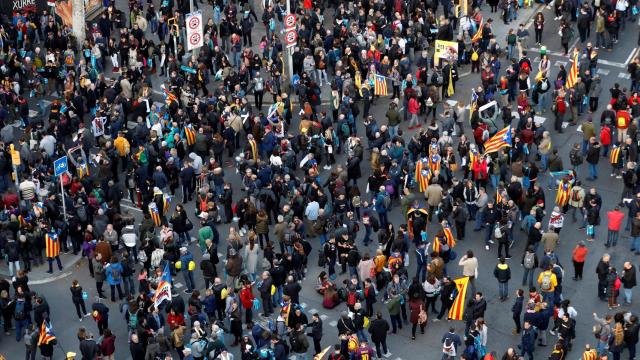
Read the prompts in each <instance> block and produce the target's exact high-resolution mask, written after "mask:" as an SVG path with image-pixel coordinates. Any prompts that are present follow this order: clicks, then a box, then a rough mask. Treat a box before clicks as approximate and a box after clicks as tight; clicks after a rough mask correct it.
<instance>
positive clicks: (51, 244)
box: [44, 232, 60, 258]
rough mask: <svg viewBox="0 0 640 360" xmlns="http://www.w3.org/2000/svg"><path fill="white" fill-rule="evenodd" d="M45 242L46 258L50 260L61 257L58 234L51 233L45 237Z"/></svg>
mask: <svg viewBox="0 0 640 360" xmlns="http://www.w3.org/2000/svg"><path fill="white" fill-rule="evenodd" d="M44 241H45V256H46V257H48V258H54V257H56V256H58V255H60V241H58V234H56V233H55V232H50V233H47V234H45V235H44Z"/></svg>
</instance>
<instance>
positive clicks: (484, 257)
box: [0, 0, 638, 360]
mask: <svg viewBox="0 0 640 360" xmlns="http://www.w3.org/2000/svg"><path fill="white" fill-rule="evenodd" d="M121 3H122V4H121ZM118 4H119V5H121V6H122V8H126V5H125V3H124V1H121V0H119V1H118ZM201 7H202V6H201ZM204 9H205V19H206V18H208V17H209V16H211V9H210V7H209V6H206V7H204ZM533 11H534V10H533V9H529V10H523V11H522V13H521V15H520V16H521V19H519V21H524V20H527V19H528V16H529V15H531V14H533ZM543 12H544V14H545V17H546V18H547V19H548V20H547V24H548V26H547V27H546V29H545V34H544V38H545V39H549V40H548V43H547V44H546V45H547V48H548V49H549V50H550V54H551V59H552V61H553V62H554V66H553V67H552V78H555V74H556V72H557V67H556V66H557V64H561V63H562V62H565V63H566V62H568V59H567V58H564V57H562V56H559V54H560V51H561V48H560V44H559V41H557V39H558V38H557V34H556V31H557V30H555V29H554V26H553V25H552V24H553V23H554V21H553V20H552V19H553V14H552V10H549V9H544V10H543ZM258 14H260V11H259V10H258ZM498 22H499V21H498ZM498 22H496V23H495V24H496V25H495V28H494V32H496V33H497V34H498V39H504V34H506V31H507V29H506V28H505V27H504V26H501V25H500V24H498ZM261 26H262V25H261V23H260V22H258V23H257V27H258V29H260V28H261ZM258 33H259V31H256V32H254V44H257V43H258V41H255V40H256V38H257V37H259V36H258ZM622 34H623V35H622V36H621V38H620V42H619V43H618V44H616V46H615V49H614V51H612V52H603V51H601V52H600V59H602V60H604V61H601V62H600V66H599V67H598V74H600V75H601V77H602V79H603V81H602V86H603V89H604V91H603V96H602V99H601V101H600V103H601V108H602V107H603V105H602V104H604V103H605V102H606V101H607V100H608V97H607V94H608V92H607V90H608V88H609V87H611V86H612V85H613V84H614V83H616V82H619V83H621V84H622V85H623V86H629V80H628V79H627V76H626V64H627V63H628V61H629V60H630V57H631V55H630V54H633V53H634V52H635V48H636V40H637V38H636V36H637V35H636V34H637V26H636V25H635V24H633V25H631V24H629V26H628V27H627V30H626V31H625V32H623V33H622ZM627 35H630V36H627ZM591 40H592V41H593V40H594V39H593V38H592V39H591ZM531 42H532V41H530V43H531ZM534 50H535V49H534ZM531 57H532V58H534V54H533V51H531ZM535 66H537V64H534V68H535ZM505 67H506V66H505V65H504V63H503V70H504V68H505ZM469 70H470V69H469V67H468V66H467V67H466V68H465V67H462V68H461V70H460V72H461V73H462V74H463V76H462V77H461V79H460V81H459V82H458V84H457V90H458V91H457V93H456V95H455V96H454V99H457V100H460V101H463V102H468V99H469V97H470V93H469V89H471V88H472V87H475V86H477V85H478V84H479V82H480V81H479V75H477V74H473V75H470V74H469V75H464V74H465V73H466V72H468V71H469ZM159 84H160V81H159V79H157V78H154V85H159ZM154 87H156V88H157V86H154ZM387 104H388V100H386V99H383V100H381V101H377V104H376V105H374V106H372V110H371V112H372V114H373V115H374V116H375V117H376V118H377V119H378V121H379V122H381V123H384V121H385V120H384V113H385V112H386V109H387ZM600 110H601V109H600ZM548 114H549V112H547V114H546V116H549V115H548ZM594 118H595V119H599V113H596V114H594ZM551 122H552V119H551V120H550V119H547V120H546V122H545V125H546V126H547V128H549V129H551V128H552V127H553V126H552V124H551ZM292 128H295V127H292ZM401 128H402V129H403V130H405V132H406V131H408V130H407V125H406V124H403V125H402V126H401ZM566 130H567V131H565V132H564V133H563V134H557V133H555V132H553V131H551V132H552V137H553V143H554V144H555V146H556V147H558V148H559V149H560V152H561V154H562V155H563V160H564V163H565V165H566V164H569V159H568V153H569V149H570V148H571V145H572V144H573V143H574V142H579V141H581V138H582V135H581V133H579V132H577V129H576V127H569V128H568V129H566ZM467 135H470V134H467ZM407 139H408V137H407ZM367 158H368V155H365V161H363V163H362V169H363V178H362V181H361V182H360V188H361V189H364V188H365V187H366V184H365V180H366V178H367V176H368V174H369V171H370V170H369V167H368V161H367ZM344 160H345V159H344V156H343V155H342V156H340V157H339V158H338V161H339V162H340V161H342V162H344ZM225 170H226V174H227V177H228V179H226V180H227V181H230V182H232V183H234V184H237V183H239V180H240V178H239V177H238V176H237V175H236V174H235V171H234V170H233V169H232V168H228V169H225ZM599 171H600V175H601V176H600V177H599V178H598V180H597V181H595V182H585V183H586V185H587V186H595V187H596V188H597V189H598V192H599V193H600V194H601V195H602V197H603V201H604V204H603V209H602V213H601V215H603V216H605V213H606V211H608V210H611V209H612V208H613V207H614V206H615V205H616V203H617V202H618V199H619V197H620V193H621V190H622V180H619V179H615V178H612V177H609V176H608V173H609V165H608V161H606V160H604V159H603V161H602V162H601V163H600V165H599ZM585 172H586V167H584V169H583V171H582V173H583V174H584V173H585ZM327 175H328V172H325V171H323V172H322V177H323V178H324V177H326V176H327ZM234 193H235V196H236V197H239V196H240V194H241V192H240V191H239V189H235V191H234ZM490 193H493V189H491V190H490ZM546 196H547V199H553V198H554V197H555V190H554V191H546ZM122 204H123V207H124V209H126V210H128V211H131V212H132V213H133V214H134V215H135V216H136V218H137V219H140V216H141V213H140V211H139V210H137V209H135V208H133V207H132V204H130V203H128V202H126V201H123V203H122ZM186 207H187V213H188V214H189V215H190V217H191V219H192V221H193V222H194V223H196V224H197V221H195V220H197V219H195V217H194V216H193V214H194V204H193V203H190V204H187V205H186ZM547 211H550V209H549V208H547ZM389 219H390V221H391V222H393V223H394V224H396V226H397V225H398V224H401V223H403V222H404V218H403V217H402V215H401V214H400V210H399V208H395V209H394V211H393V212H392V213H391V214H390V216H389ZM471 226H472V225H471V224H468V228H467V230H468V234H469V235H468V237H467V239H466V240H465V241H464V242H462V241H460V242H459V244H458V246H457V249H456V250H457V252H458V254H461V253H464V251H465V250H466V249H473V250H474V252H475V253H476V254H477V256H478V257H479V261H480V270H479V278H478V280H477V287H478V290H480V291H482V292H484V294H485V297H486V299H487V301H488V309H487V312H486V315H487V316H486V321H487V325H488V327H489V333H488V334H489V335H488V338H489V340H488V348H489V349H490V350H495V351H497V352H498V354H501V353H502V351H503V350H505V349H506V348H507V347H510V346H514V345H515V344H517V343H518V342H519V338H518V337H517V336H514V335H512V334H511V329H512V327H513V326H512V325H513V323H512V320H511V312H510V307H511V301H512V300H509V301H508V302H506V303H501V302H500V301H499V300H498V286H497V282H496V280H495V279H494V278H493V275H492V273H493V268H494V266H495V264H496V257H497V248H496V247H495V246H494V247H492V248H491V249H490V250H489V251H485V250H484V242H483V240H482V237H481V236H477V235H478V234H481V233H474V232H472V231H471ZM218 230H219V231H220V234H221V238H222V239H224V238H225V237H226V234H227V233H228V227H227V226H224V225H221V226H220V227H219V228H218ZM436 230H437V224H430V225H429V233H430V234H433V233H434V231H436ZM515 233H516V238H515V245H514V248H513V249H512V256H513V259H511V260H509V262H508V263H509V265H510V266H511V269H512V280H511V282H510V283H509V292H510V293H513V292H514V291H515V290H516V289H517V288H518V287H519V285H520V279H521V278H522V269H521V266H520V264H519V259H520V256H521V254H522V252H523V246H524V242H525V241H526V238H525V237H524V234H523V233H521V232H519V231H516V232H515ZM194 234H195V231H194ZM482 234H483V233H482ZM560 235H561V236H560V238H561V242H560V244H559V246H558V249H557V254H558V255H559V257H560V262H561V264H563V265H564V266H565V271H566V272H567V274H566V276H565V279H566V280H565V281H564V283H563V294H564V297H565V298H567V299H571V300H572V303H573V305H574V306H575V307H576V309H577V311H578V318H577V339H576V341H575V343H574V345H575V346H574V349H581V348H582V345H583V344H585V343H588V342H592V340H593V336H592V334H591V325H592V318H591V314H592V313H593V312H598V313H599V314H603V313H605V312H607V307H606V303H602V302H600V301H599V300H598V299H597V297H596V276H595V265H596V263H597V260H598V258H599V256H600V255H601V254H602V253H604V252H605V248H604V245H603V239H604V237H605V236H606V228H605V226H599V227H598V228H597V232H596V241H595V242H593V243H589V244H588V246H589V248H590V254H589V257H588V258H587V262H586V268H585V278H584V280H583V281H580V282H574V281H572V280H571V279H570V278H571V274H572V269H571V265H570V264H571V249H573V247H574V246H575V244H576V243H577V242H578V241H580V240H583V239H584V238H585V233H584V232H583V231H580V230H578V229H577V226H576V224H573V223H571V221H567V222H565V227H564V228H563V230H562V232H561V234H560ZM363 236H364V230H361V232H360V233H359V234H358V238H357V242H358V245H359V248H360V249H362V250H363V251H365V250H364V249H367V250H368V251H370V252H372V253H373V252H375V248H376V247H375V245H374V244H371V245H369V247H368V248H365V247H364V245H363V244H362V238H363ZM311 243H312V245H313V246H314V251H312V256H313V257H315V254H317V251H315V250H316V249H317V247H318V243H319V242H318V240H317V239H312V240H311ZM628 246H629V239H628V238H626V237H621V239H620V242H619V244H618V246H617V247H616V248H613V249H609V250H608V252H609V253H610V254H611V255H612V264H614V265H615V266H617V267H618V268H620V267H621V266H622V263H623V262H624V261H627V260H630V261H633V262H634V263H635V264H636V266H637V265H638V263H636V262H635V261H636V260H637V258H636V257H635V256H634V255H633V254H631V253H630V252H629V251H628ZM190 250H191V251H192V253H193V254H194V255H195V256H196V258H198V259H199V258H200V251H199V249H197V247H196V246H191V247H190ZM66 259H67V261H72V260H73V259H72V258H69V257H67V258H66ZM412 260H414V259H413V258H412ZM413 262H414V261H412V264H411V266H410V270H409V273H410V274H413V273H415V266H414V264H413ZM309 264H310V267H309V271H308V275H309V276H308V277H307V279H306V281H304V282H302V284H301V285H302V287H303V291H302V293H301V302H302V303H303V304H302V305H303V306H304V307H305V311H306V312H307V313H308V314H311V313H313V312H316V311H317V312H319V313H320V314H322V318H323V320H324V333H325V335H324V338H323V341H322V344H323V346H328V345H332V344H334V343H335V342H336V339H337V331H336V328H335V327H336V319H337V318H338V317H339V314H340V312H341V311H342V309H344V308H343V307H342V306H340V307H338V308H337V309H335V310H331V311H327V310H325V309H323V308H322V306H321V300H322V299H321V297H320V296H319V295H317V294H316V292H315V290H314V287H315V284H316V282H315V277H316V275H317V274H318V273H319V272H320V271H321V269H319V268H318V267H317V261H316V259H315V258H312V259H310V260H309ZM2 269H6V266H5V265H4V264H3V265H2ZM448 271H449V273H450V274H452V275H453V276H454V277H455V276H457V275H460V274H461V268H460V267H458V266H457V265H456V264H450V265H449V267H448ZM40 273H41V271H40V270H37V271H35V272H34V275H33V277H34V278H36V277H37V279H36V280H37V281H36V283H38V284H36V285H33V289H34V290H35V291H37V292H39V293H43V294H44V295H45V296H46V298H47V300H48V302H49V304H50V306H51V309H52V314H51V318H52V321H53V327H54V329H55V332H56V335H57V337H58V339H59V341H60V345H61V347H62V348H63V349H64V351H76V352H77V350H78V341H77V338H76V332H77V330H78V327H79V326H85V327H87V328H88V329H89V330H90V331H93V332H94V333H95V334H97V327H96V325H95V323H94V322H93V321H92V320H91V319H90V318H86V319H85V320H84V321H83V322H79V321H78V319H77V318H76V315H75V311H74V309H73V307H72V305H71V302H70V292H69V286H70V284H71V281H72V280H73V279H77V280H78V281H79V282H80V284H81V285H82V286H83V287H84V288H85V290H86V291H88V292H89V294H90V299H92V298H93V297H94V295H95V284H94V282H93V279H91V278H90V277H89V274H88V271H87V264H86V262H85V261H84V260H81V261H80V262H79V263H77V264H76V265H75V266H71V267H67V268H66V269H65V270H64V272H63V273H54V274H53V276H51V277H48V276H37V274H40ZM344 278H345V277H344V276H343V277H339V278H338V279H337V281H338V282H340V281H341V280H342V279H344ZM180 280H181V277H180V276H179V277H178V278H177V279H176V281H178V282H177V284H176V288H178V289H179V290H182V288H181V285H182V283H180ZM196 284H197V287H198V288H203V287H204V281H203V279H202V277H201V276H200V274H199V273H198V272H197V273H196ZM107 291H108V290H107ZM181 296H186V295H185V294H183V293H181ZM90 303H91V300H90V301H89V302H88V304H87V305H88V306H90ZM635 304H637V302H635V303H634V305H632V307H631V308H632V309H637V306H635ZM107 305H108V306H109V307H110V308H111V312H110V314H111V320H110V326H111V328H112V330H113V332H114V333H115V334H116V336H117V340H116V358H117V359H128V358H130V356H129V351H128V346H127V342H126V333H127V329H126V324H125V322H124V320H123V317H122V316H121V314H120V313H119V312H118V308H117V304H112V303H109V302H107ZM383 307H384V305H383V304H382V303H381V302H378V303H377V304H376V305H375V308H376V309H383ZM624 308H625V307H623V309H624ZM383 313H384V314H386V310H383ZM451 324H453V325H454V326H455V327H456V328H457V329H458V330H459V333H461V332H462V330H463V329H464V324H463V323H462V322H452V323H451ZM451 324H448V323H447V322H440V323H432V322H429V325H428V327H427V331H426V335H418V337H417V340H415V341H412V340H411V334H410V328H409V327H404V328H403V330H401V331H400V332H399V333H398V334H397V335H390V336H389V338H388V344H389V350H390V352H391V355H390V356H389V359H394V360H401V359H415V358H418V357H423V356H425V357H426V358H430V359H435V358H439V357H440V355H439V354H440V352H441V344H440V338H441V336H442V334H443V333H444V332H446V331H447V329H448V327H449V325H451ZM0 339H1V340H0V353H3V354H5V356H7V358H8V359H18V358H21V357H22V356H23V354H24V346H23V344H21V343H16V342H15V339H14V337H13V333H12V336H10V337H6V336H2V335H0ZM416 350H418V351H421V352H423V354H425V355H417V353H416ZM234 351H237V350H235V349H234ZM549 352H550V348H538V350H537V352H536V358H543V357H544V358H546V356H548V354H549ZM426 354H430V355H426ZM569 356H570V357H574V358H575V357H578V356H579V354H578V350H574V352H573V353H572V354H570V355H569ZM54 358H55V359H60V358H62V351H56V354H55V356H54Z"/></svg>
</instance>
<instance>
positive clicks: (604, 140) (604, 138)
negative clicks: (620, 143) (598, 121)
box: [600, 123, 611, 157]
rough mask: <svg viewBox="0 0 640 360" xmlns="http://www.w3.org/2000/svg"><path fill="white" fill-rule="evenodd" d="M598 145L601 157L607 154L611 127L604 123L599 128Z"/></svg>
mask: <svg viewBox="0 0 640 360" xmlns="http://www.w3.org/2000/svg"><path fill="white" fill-rule="evenodd" d="M600 145H602V157H607V156H609V147H610V146H611V128H610V127H609V126H608V125H607V124H604V123H603V124H602V128H601V129H600Z"/></svg>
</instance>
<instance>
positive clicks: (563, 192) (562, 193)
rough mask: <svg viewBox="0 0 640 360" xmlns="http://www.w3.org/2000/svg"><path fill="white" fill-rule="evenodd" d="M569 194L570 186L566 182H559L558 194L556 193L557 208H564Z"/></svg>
mask: <svg viewBox="0 0 640 360" xmlns="http://www.w3.org/2000/svg"><path fill="white" fill-rule="evenodd" d="M570 194H571V184H569V182H567V181H561V182H560V184H559V185H558V192H557V193H556V204H558V206H566V205H567V203H568V202H569V197H570Z"/></svg>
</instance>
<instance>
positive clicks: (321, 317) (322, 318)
mask: <svg viewBox="0 0 640 360" xmlns="http://www.w3.org/2000/svg"><path fill="white" fill-rule="evenodd" d="M328 318H329V317H328V316H327V315H325V314H322V315H320V320H322V321H325V320H327V319H328ZM336 324H337V323H336Z"/></svg>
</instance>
